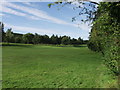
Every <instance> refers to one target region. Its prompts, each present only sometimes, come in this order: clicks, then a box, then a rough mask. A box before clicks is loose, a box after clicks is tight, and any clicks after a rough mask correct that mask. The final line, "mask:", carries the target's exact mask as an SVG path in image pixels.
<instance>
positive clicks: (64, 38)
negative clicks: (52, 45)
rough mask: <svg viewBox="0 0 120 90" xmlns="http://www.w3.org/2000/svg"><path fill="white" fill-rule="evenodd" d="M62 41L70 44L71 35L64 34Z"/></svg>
mask: <svg viewBox="0 0 120 90" xmlns="http://www.w3.org/2000/svg"><path fill="white" fill-rule="evenodd" d="M61 43H62V44H64V45H68V44H70V37H67V36H64V37H63V38H62V40H61Z"/></svg>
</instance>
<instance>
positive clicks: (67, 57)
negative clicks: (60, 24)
mask: <svg viewBox="0 0 120 90" xmlns="http://www.w3.org/2000/svg"><path fill="white" fill-rule="evenodd" d="M114 78H115V77H113V76H112V75H110V74H109V72H108V71H107V70H106V68H105V66H104V65H103V64H102V56H101V55H100V54H99V53H95V52H92V51H90V50H89V49H88V48H87V47H57V46H45V45H36V46H32V45H28V46H25V45H24V46H4V47H3V88H13V87H14V88H109V87H115V86H116V80H115V79H114Z"/></svg>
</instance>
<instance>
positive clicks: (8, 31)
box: [5, 28, 14, 43]
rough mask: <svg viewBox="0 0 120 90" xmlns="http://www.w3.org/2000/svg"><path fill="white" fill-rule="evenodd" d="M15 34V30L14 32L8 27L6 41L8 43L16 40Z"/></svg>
mask: <svg viewBox="0 0 120 90" xmlns="http://www.w3.org/2000/svg"><path fill="white" fill-rule="evenodd" d="M13 37H14V34H13V32H12V28H10V29H8V30H7V31H6V38H5V39H6V42H7V43H10V42H14V38H13Z"/></svg>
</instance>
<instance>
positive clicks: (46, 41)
mask: <svg viewBox="0 0 120 90" xmlns="http://www.w3.org/2000/svg"><path fill="white" fill-rule="evenodd" d="M42 41H43V43H44V44H49V43H50V39H49V36H48V35H43V40H42Z"/></svg>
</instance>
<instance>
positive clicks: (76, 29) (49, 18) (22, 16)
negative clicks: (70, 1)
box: [0, 2, 90, 39]
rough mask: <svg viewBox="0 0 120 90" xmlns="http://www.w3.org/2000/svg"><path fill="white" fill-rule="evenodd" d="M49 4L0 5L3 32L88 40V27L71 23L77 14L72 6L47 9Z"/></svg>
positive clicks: (7, 3) (18, 3)
mask: <svg viewBox="0 0 120 90" xmlns="http://www.w3.org/2000/svg"><path fill="white" fill-rule="evenodd" d="M49 3H50V2H6V3H1V4H0V8H2V10H0V19H1V20H2V21H3V22H4V24H5V31H6V30H7V29H8V28H12V31H13V32H16V33H38V34H40V35H45V34H47V35H49V36H51V35H53V34H55V35H59V36H60V35H61V36H63V35H67V36H70V37H71V38H78V37H81V38H83V39H88V36H89V32H90V27H89V26H88V25H87V24H85V23H82V22H78V21H77V22H72V17H74V16H76V14H77V13H78V11H77V10H73V9H72V7H73V6H74V5H66V6H64V7H62V8H60V7H58V5H54V6H52V7H51V8H48V4H49ZM58 8H60V10H58ZM78 23H79V25H78Z"/></svg>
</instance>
